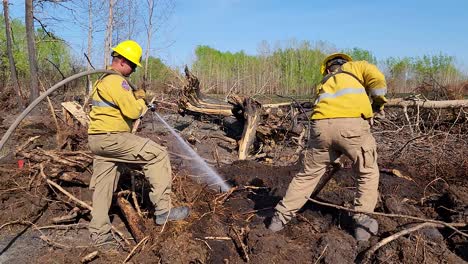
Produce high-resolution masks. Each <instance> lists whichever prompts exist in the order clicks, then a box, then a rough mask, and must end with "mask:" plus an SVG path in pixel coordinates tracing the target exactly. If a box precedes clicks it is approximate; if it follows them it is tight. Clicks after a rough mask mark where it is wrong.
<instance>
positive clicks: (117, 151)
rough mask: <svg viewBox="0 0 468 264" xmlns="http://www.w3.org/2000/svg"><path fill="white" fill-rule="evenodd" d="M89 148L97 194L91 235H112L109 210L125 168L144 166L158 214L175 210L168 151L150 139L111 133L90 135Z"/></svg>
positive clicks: (94, 199) (152, 200) (94, 194)
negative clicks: (126, 164)
mask: <svg viewBox="0 0 468 264" xmlns="http://www.w3.org/2000/svg"><path fill="white" fill-rule="evenodd" d="M88 141H89V148H90V149H91V151H92V152H93V153H94V154H95V157H94V161H93V176H92V177H91V183H90V189H94V193H93V210H92V212H91V216H92V220H91V222H90V224H89V231H90V232H91V233H97V234H105V233H108V232H110V229H111V227H110V220H109V215H108V213H109V208H110V206H111V203H112V195H113V193H114V191H115V190H116V188H117V183H118V181H119V176H120V171H119V167H120V166H121V164H125V163H133V164H141V165H143V172H144V174H145V177H146V179H147V180H148V181H149V183H150V184H151V192H150V193H149V197H150V200H151V202H152V203H153V204H154V206H155V214H163V213H165V212H167V211H169V209H170V208H171V198H170V194H171V183H172V176H171V173H172V172H171V164H170V161H169V156H168V154H167V151H166V149H165V148H164V147H162V146H160V145H158V144H156V143H155V142H153V141H151V140H150V139H146V138H142V137H139V136H136V135H134V134H131V133H107V134H99V135H89V136H88Z"/></svg>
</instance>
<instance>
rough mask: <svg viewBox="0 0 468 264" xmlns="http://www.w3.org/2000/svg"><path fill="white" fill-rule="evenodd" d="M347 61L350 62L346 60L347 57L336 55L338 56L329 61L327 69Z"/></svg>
mask: <svg viewBox="0 0 468 264" xmlns="http://www.w3.org/2000/svg"><path fill="white" fill-rule="evenodd" d="M346 62H348V60H346V59H344V58H342V57H336V58H333V59H331V60H329V61H327V63H326V66H327V69H328V68H330V67H331V66H333V65H343V64H345V63H346Z"/></svg>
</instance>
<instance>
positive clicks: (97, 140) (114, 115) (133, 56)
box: [88, 40, 189, 244]
mask: <svg viewBox="0 0 468 264" xmlns="http://www.w3.org/2000/svg"><path fill="white" fill-rule="evenodd" d="M112 50H113V52H112V63H111V66H110V69H111V70H113V71H115V74H105V75H103V76H101V77H100V78H99V79H98V81H97V82H96V84H95V85H94V87H93V93H92V104H93V107H92V109H91V112H90V114H89V117H90V124H89V128H88V142H89V148H90V150H91V151H92V152H93V154H94V155H95V156H94V161H93V175H92V178H91V183H90V188H91V189H93V190H94V192H93V210H92V212H91V216H92V220H91V222H90V224H89V231H90V233H91V239H92V240H93V241H94V242H95V243H97V244H100V243H105V242H109V241H112V235H111V233H110V230H111V225H110V220H109V216H108V211H109V208H110V206H111V203H112V195H113V193H114V191H115V190H116V188H117V183H118V181H119V176H120V171H121V165H122V164H125V163H127V164H140V165H142V166H143V172H144V174H145V177H146V179H147V180H148V181H149V183H150V185H151V191H150V193H149V197H150V200H151V202H152V203H153V205H154V207H155V222H156V224H163V223H164V222H165V221H167V220H169V221H171V220H180V219H185V218H186V217H187V216H188V214H189V208H188V207H184V206H183V207H175V208H172V206H171V197H170V194H171V183H172V176H171V164H170V161H169V156H168V153H167V151H166V149H165V148H164V147H162V146H160V145H158V144H157V143H155V142H153V141H152V140H150V139H147V138H142V137H139V136H136V135H134V134H132V133H131V129H132V124H133V122H134V121H135V120H137V119H138V118H140V117H141V116H142V114H143V113H144V111H146V109H147V106H146V103H145V96H146V93H145V91H144V90H142V89H138V90H133V89H132V87H131V85H130V83H129V82H128V81H127V80H126V79H125V77H128V76H130V74H132V73H133V72H134V71H135V69H136V67H137V66H139V67H141V64H140V61H141V55H142V49H141V47H140V45H139V44H138V43H137V42H135V41H132V40H126V41H123V42H121V43H119V44H118V45H117V46H115V47H114V48H113V49H112Z"/></svg>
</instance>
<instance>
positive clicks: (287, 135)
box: [178, 67, 305, 160]
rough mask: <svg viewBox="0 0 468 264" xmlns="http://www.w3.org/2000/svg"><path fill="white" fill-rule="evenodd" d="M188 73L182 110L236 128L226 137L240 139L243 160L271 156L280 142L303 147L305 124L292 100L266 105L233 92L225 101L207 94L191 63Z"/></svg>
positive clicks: (239, 156) (186, 71)
mask: <svg viewBox="0 0 468 264" xmlns="http://www.w3.org/2000/svg"><path fill="white" fill-rule="evenodd" d="M185 77H186V81H187V82H186V85H185V86H184V87H183V88H182V89H181V92H180V94H179V99H178V105H179V113H180V114H182V115H186V114H187V115H192V116H195V117H197V118H199V119H206V120H210V121H211V122H213V120H218V121H221V122H220V123H222V124H223V126H224V127H223V130H225V131H235V133H225V135H223V137H230V138H232V139H234V140H236V141H237V148H238V158H239V160H245V159H249V158H250V159H258V158H262V159H266V160H269V159H271V157H272V156H273V150H274V149H275V147H276V146H277V145H278V144H292V145H296V146H297V147H298V148H301V147H302V145H303V138H304V135H305V128H304V125H303V124H299V122H298V119H300V115H301V113H300V112H299V111H298V110H297V108H296V107H293V106H291V105H290V104H287V105H269V106H267V107H264V106H262V104H261V103H260V102H258V101H257V100H255V99H254V98H251V97H243V96H239V95H235V94H229V95H228V96H227V97H226V102H225V101H221V100H219V99H215V98H211V97H208V96H206V95H204V94H203V93H202V92H201V88H200V81H199V80H198V78H197V77H196V76H194V75H193V74H192V73H191V72H190V71H189V70H188V68H187V67H186V68H185ZM214 122H216V121H214ZM239 123H241V124H243V125H242V126H241V127H242V129H241V130H239V129H238V128H236V127H235V125H238V124H239ZM228 134H229V136H228ZM227 141H231V140H229V139H228V140H227Z"/></svg>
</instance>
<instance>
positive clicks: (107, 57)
mask: <svg viewBox="0 0 468 264" xmlns="http://www.w3.org/2000/svg"><path fill="white" fill-rule="evenodd" d="M114 6H115V0H109V16H108V19H107V27H106V39H105V41H104V66H105V67H107V66H108V63H109V61H110V54H111V52H110V49H111V47H112V33H113V26H114V13H113V12H114Z"/></svg>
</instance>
